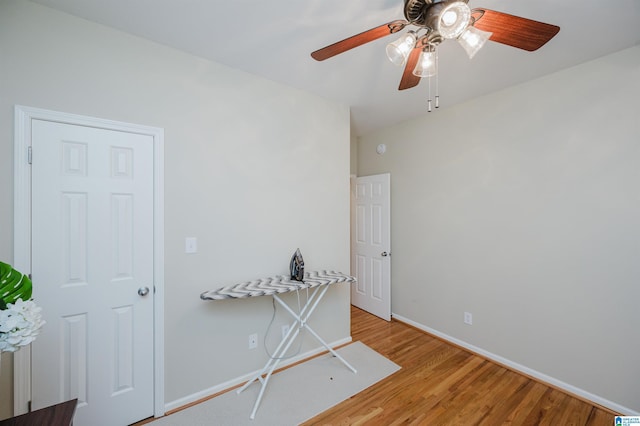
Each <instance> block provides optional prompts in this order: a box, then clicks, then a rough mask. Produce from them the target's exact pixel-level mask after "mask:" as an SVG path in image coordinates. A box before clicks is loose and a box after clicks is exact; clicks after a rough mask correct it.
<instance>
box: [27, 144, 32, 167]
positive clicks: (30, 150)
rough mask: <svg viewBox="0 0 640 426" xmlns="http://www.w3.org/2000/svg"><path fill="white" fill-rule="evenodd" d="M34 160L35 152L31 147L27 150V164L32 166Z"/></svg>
mask: <svg viewBox="0 0 640 426" xmlns="http://www.w3.org/2000/svg"><path fill="white" fill-rule="evenodd" d="M32 160H33V150H32V149H31V147H28V148H27V163H29V164H31V161H32Z"/></svg>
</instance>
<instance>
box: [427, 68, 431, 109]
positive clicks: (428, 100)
mask: <svg viewBox="0 0 640 426" xmlns="http://www.w3.org/2000/svg"><path fill="white" fill-rule="evenodd" d="M427 81H428V83H429V97H428V98H427V112H431V76H429V77H427Z"/></svg>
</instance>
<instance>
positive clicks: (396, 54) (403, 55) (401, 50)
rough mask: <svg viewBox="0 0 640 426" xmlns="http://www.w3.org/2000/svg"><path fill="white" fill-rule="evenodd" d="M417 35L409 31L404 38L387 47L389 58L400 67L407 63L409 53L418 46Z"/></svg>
mask: <svg viewBox="0 0 640 426" xmlns="http://www.w3.org/2000/svg"><path fill="white" fill-rule="evenodd" d="M416 40H417V38H416V33H415V32H413V31H409V32H408V33H407V34H404V35H403V36H402V37H400V38H399V39H397V40H396V41H394V42H393V43H389V44H388V45H387V57H388V58H389V60H390V61H391V62H392V63H393V64H394V65H398V66H402V65H404V64H405V63H406V62H407V58H408V57H409V53H410V52H411V50H412V49H413V48H414V47H415V45H416Z"/></svg>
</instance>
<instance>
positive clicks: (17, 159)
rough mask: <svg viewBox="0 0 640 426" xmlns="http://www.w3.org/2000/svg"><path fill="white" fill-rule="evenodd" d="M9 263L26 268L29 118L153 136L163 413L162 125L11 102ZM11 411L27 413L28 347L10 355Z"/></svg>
mask: <svg viewBox="0 0 640 426" xmlns="http://www.w3.org/2000/svg"><path fill="white" fill-rule="evenodd" d="M14 113H15V121H14V153H13V158H14V192H13V194H14V197H13V211H14V216H13V264H14V266H15V268H16V269H18V270H20V271H29V273H30V272H31V167H30V164H29V160H30V155H31V153H30V150H29V148H30V147H31V121H32V120H45V121H53V122H57V123H64V124H72V125H79V126H85V127H94V128H99V129H105V130H115V131H122V132H127V133H137V134H142V135H148V136H151V137H152V138H153V170H154V171H153V212H154V213H153V238H154V243H153V275H154V294H153V311H154V314H153V329H154V331H153V354H154V355H153V358H154V360H153V362H154V373H153V380H154V383H153V389H154V392H153V393H154V395H153V401H154V402H153V411H154V416H155V417H160V416H163V415H164V414H165V405H164V267H163V265H164V129H162V128H159V127H150V126H143V125H137V124H130V123H124V122H119V121H113V120H105V119H101V118H95V117H89V116H83V115H77V114H69V113H64V112H57V111H51V110H46V109H40V108H32V107H27V106H22V105H16V106H15V107H14ZM13 371H14V375H13V406H14V407H13V409H14V415H19V414H23V413H26V412H27V411H28V408H29V402H30V400H31V347H30V346H26V347H23V348H22V349H21V350H19V351H17V352H15V353H14V357H13Z"/></svg>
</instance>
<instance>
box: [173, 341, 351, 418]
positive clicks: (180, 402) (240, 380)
mask: <svg viewBox="0 0 640 426" xmlns="http://www.w3.org/2000/svg"><path fill="white" fill-rule="evenodd" d="M352 341H353V339H352V338H351V336H349V337H345V338H344V339H341V340H337V341H335V342H333V343H329V346H330V347H332V348H335V347H338V346H342V345H345V344H347V343H351V342H352ZM325 351H326V349H325V348H324V346H319V347H317V348H315V349H312V350H310V351H308V352H305V353H303V354H299V355H297V356H295V357H292V358H289V359H287V360H283V361H282V362H281V363H280V364H278V368H283V367H287V366H289V365H292V364H295V363H296V362H300V361H302V360H304V359H307V358H311V357H312V356H315V355H318V354H321V353H323V352H325ZM260 370H262V369H259V370H255V371H252V372H250V373H247V374H245V375H243V376H240V377H236V378H234V379H231V380H228V381H226V382H224V383H220V384H218V385H215V386H212V387H210V388H207V389H203V390H201V391H199V392H196V393H193V394H191V395H187V396H185V397H183V398H179V399H176V400H175V401H171V402H167V403H166V404H165V406H164V412H165V413H168V412H169V411H172V410H176V409H178V408H181V407H184V406H185V405H189V404H192V403H194V402H196V401H200V400H201V399H204V398H207V397H210V396H211V395H215V394H217V393H218V392H222V391H224V390H226V389H230V388H232V387H234V386H238V385H241V384H244V383H246V382H247V380H250V379H252V378H253V377H254V376H255V375H256V374H258V372H259V371H260Z"/></svg>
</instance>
